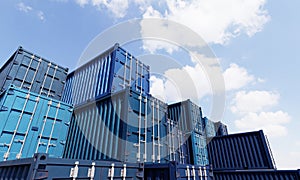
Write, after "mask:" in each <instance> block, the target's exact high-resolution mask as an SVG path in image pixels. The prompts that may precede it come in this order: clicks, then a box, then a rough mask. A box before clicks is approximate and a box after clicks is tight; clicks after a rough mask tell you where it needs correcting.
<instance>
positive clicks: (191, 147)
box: [168, 100, 212, 165]
mask: <svg viewBox="0 0 300 180" xmlns="http://www.w3.org/2000/svg"><path fill="white" fill-rule="evenodd" d="M168 118H169V119H170V120H173V121H174V122H176V126H177V128H178V129H179V130H180V132H181V133H182V136H183V137H182V138H183V139H184V140H185V141H184V143H182V145H181V146H180V148H179V149H178V151H176V152H177V154H178V155H177V156H179V157H181V158H179V159H178V161H177V162H180V163H182V164H196V165H207V164H209V162H208V155H207V149H206V135H205V130H204V128H205V124H204V123H205V121H203V118H202V111H201V108H200V107H199V106H197V105H196V104H194V103H193V102H191V101H190V100H186V101H183V102H179V103H175V104H171V105H169V106H168ZM211 123H212V122H211Z"/></svg>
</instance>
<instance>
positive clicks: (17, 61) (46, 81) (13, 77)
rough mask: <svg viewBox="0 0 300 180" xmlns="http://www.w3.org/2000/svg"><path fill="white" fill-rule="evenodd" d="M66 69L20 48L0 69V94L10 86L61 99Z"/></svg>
mask: <svg viewBox="0 0 300 180" xmlns="http://www.w3.org/2000/svg"><path fill="white" fill-rule="evenodd" d="M67 73H68V68H64V67H61V66H59V65H57V64H55V63H53V62H50V61H48V60H46V59H44V58H42V57H41V56H39V55H36V54H33V53H31V52H29V51H27V50H25V49H23V48H22V47H19V48H18V49H17V51H16V52H15V53H14V54H13V55H12V56H11V57H10V58H9V59H8V61H7V62H6V63H5V64H4V65H3V66H2V67H1V69H0V93H1V92H4V91H5V90H6V89H7V88H8V87H9V85H10V84H14V85H15V86H17V87H21V88H22V89H26V90H29V91H31V92H34V93H38V94H42V95H44V96H47V97H50V98H54V99H57V100H60V99H61V96H62V91H63V88H64V85H65V82H66V78H67Z"/></svg>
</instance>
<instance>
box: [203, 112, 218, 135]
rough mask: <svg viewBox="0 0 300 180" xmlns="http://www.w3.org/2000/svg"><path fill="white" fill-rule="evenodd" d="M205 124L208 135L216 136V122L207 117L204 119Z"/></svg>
mask: <svg viewBox="0 0 300 180" xmlns="http://www.w3.org/2000/svg"><path fill="white" fill-rule="evenodd" d="M202 121H203V125H204V127H203V128H204V132H205V135H206V137H208V138H209V137H214V136H216V129H215V124H214V122H213V121H211V120H209V119H208V118H207V117H204V118H203V119H202Z"/></svg>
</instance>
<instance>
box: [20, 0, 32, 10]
mask: <svg viewBox="0 0 300 180" xmlns="http://www.w3.org/2000/svg"><path fill="white" fill-rule="evenodd" d="M17 6H18V9H19V10H20V11H23V12H25V13H28V12H30V11H32V7H31V6H28V5H25V4H24V3H23V2H20V3H18V4H17Z"/></svg>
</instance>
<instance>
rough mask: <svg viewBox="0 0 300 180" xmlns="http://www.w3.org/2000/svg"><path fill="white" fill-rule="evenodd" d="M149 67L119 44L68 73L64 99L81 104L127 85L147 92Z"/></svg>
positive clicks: (143, 92)
mask: <svg viewBox="0 0 300 180" xmlns="http://www.w3.org/2000/svg"><path fill="white" fill-rule="evenodd" d="M149 69H150V68H149V66H146V65H145V64H143V63H142V62H141V61H139V60H138V59H136V58H135V57H134V56H132V55H131V54H130V53H128V52H127V51H125V50H124V49H122V48H121V47H119V45H118V44H116V45H115V46H114V47H112V48H110V49H108V50H107V51H106V52H104V53H102V54H100V55H99V56H97V57H96V58H94V59H92V60H91V61H89V62H88V63H86V64H84V65H83V66H81V67H79V68H78V69H76V70H75V71H73V72H71V73H70V74H69V75H68V77H67V82H66V87H65V90H64V93H63V98H62V99H63V101H64V102H67V103H69V104H74V105H80V104H84V103H87V102H89V101H95V100H97V99H99V98H101V97H104V96H107V95H109V94H111V93H115V92H118V91H120V90H122V89H125V88H126V87H131V89H132V90H134V91H138V92H141V93H142V94H144V95H147V94H149V91H150V90H149V88H150V85H149V83H150V82H149V78H150V77H149Z"/></svg>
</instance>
